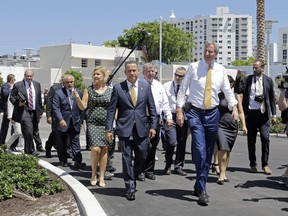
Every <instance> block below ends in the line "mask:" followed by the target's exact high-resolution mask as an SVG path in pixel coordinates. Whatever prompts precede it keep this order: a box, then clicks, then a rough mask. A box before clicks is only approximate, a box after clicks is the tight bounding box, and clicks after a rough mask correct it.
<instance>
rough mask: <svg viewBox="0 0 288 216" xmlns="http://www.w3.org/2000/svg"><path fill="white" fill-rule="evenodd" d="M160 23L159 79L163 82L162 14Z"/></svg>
mask: <svg viewBox="0 0 288 216" xmlns="http://www.w3.org/2000/svg"><path fill="white" fill-rule="evenodd" d="M159 19H160V24H159V32H160V35H159V64H160V65H159V76H160V77H159V80H160V82H162V16H160V18H159Z"/></svg>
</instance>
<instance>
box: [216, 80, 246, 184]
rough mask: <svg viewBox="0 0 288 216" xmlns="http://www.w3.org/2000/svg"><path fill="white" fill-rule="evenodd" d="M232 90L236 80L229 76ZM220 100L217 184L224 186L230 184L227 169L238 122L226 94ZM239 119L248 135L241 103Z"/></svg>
mask: <svg viewBox="0 0 288 216" xmlns="http://www.w3.org/2000/svg"><path fill="white" fill-rule="evenodd" d="M227 76H228V79H229V83H230V86H231V89H233V87H234V83H235V81H234V79H233V78H232V77H231V76H230V75H227ZM218 97H219V99H220V103H219V112H220V121H219V128H218V134H217V140H216V149H217V151H218V154H217V155H218V162H219V178H218V180H217V184H219V185H223V184H224V182H229V179H228V178H227V176H226V169H227V167H228V164H229V160H230V152H231V151H232V148H233V146H234V143H235V141H236V138H237V135H238V122H237V121H235V120H234V119H233V118H232V115H231V114H232V112H231V111H230V110H229V108H228V101H227V100H226V98H225V95H224V93H223V92H222V91H221V92H220V93H219V95H218ZM235 98H236V99H237V100H238V101H239V99H238V95H237V94H236V93H235ZM237 105H238V112H239V118H240V120H241V123H242V131H243V133H244V134H247V128H246V122H245V116H244V112H243V107H242V104H241V103H238V104H237Z"/></svg>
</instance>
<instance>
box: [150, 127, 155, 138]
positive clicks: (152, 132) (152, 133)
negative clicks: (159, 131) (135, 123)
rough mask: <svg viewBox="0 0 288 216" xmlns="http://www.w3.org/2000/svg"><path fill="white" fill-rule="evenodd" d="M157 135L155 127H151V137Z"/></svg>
mask: <svg viewBox="0 0 288 216" xmlns="http://www.w3.org/2000/svg"><path fill="white" fill-rule="evenodd" d="M155 135H156V131H155V130H154V129H153V128H151V129H150V130H149V138H154V137H155Z"/></svg>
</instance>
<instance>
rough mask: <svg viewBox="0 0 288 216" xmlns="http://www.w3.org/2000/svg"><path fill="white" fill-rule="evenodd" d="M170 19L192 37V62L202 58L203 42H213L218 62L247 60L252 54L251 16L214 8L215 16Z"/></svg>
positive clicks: (223, 8) (227, 8)
mask: <svg viewBox="0 0 288 216" xmlns="http://www.w3.org/2000/svg"><path fill="white" fill-rule="evenodd" d="M170 22H171V23H173V24H174V25H175V27H177V28H180V29H182V30H183V31H185V32H189V33H191V34H192V35H193V37H194V45H195V47H194V48H193V49H192V53H193V59H192V61H198V60H201V59H202V58H203V51H204V43H205V41H207V40H208V41H215V42H217V44H218V46H219V53H218V56H217V62H218V63H220V64H223V65H231V62H232V61H234V60H247V59H248V57H250V56H253V40H252V38H253V37H252V36H253V28H252V16H250V15H245V14H231V13H230V12H229V7H217V8H216V15H205V16H195V17H193V18H189V19H186V18H181V19H178V18H176V17H175V16H174V14H172V15H171V16H170Z"/></svg>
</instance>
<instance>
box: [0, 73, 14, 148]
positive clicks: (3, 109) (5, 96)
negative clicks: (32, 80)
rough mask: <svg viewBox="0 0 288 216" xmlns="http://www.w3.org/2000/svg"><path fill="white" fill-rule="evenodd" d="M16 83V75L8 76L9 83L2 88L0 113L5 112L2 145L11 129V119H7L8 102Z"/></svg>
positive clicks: (1, 135) (1, 137)
mask: <svg viewBox="0 0 288 216" xmlns="http://www.w3.org/2000/svg"><path fill="white" fill-rule="evenodd" d="M14 82H15V76H14V74H8V76H7V82H6V83H4V84H3V85H2V86H1V103H0V112H3V118H2V124H1V131H0V144H4V143H5V140H6V136H7V132H8V129H9V119H8V118H7V101H8V97H9V94H10V93H11V90H12V87H13V85H14Z"/></svg>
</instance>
